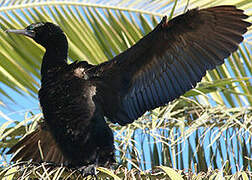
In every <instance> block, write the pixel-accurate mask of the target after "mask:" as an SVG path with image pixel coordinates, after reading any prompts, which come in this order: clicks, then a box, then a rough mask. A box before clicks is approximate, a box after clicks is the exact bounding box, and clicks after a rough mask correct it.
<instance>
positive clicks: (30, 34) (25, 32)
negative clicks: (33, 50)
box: [5, 29, 35, 38]
mask: <svg viewBox="0 0 252 180" xmlns="http://www.w3.org/2000/svg"><path fill="white" fill-rule="evenodd" d="M5 32H7V33H15V34H22V35H25V36H28V37H30V38H34V37H35V32H34V31H29V30H27V29H8V30H6V31H5Z"/></svg>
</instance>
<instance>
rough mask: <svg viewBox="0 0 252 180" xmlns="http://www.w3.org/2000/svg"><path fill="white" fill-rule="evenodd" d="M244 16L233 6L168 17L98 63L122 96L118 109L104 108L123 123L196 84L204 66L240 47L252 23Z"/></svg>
mask: <svg viewBox="0 0 252 180" xmlns="http://www.w3.org/2000/svg"><path fill="white" fill-rule="evenodd" d="M246 18H248V16H247V15H245V14H244V13H243V10H240V9H237V8H236V7H235V6H217V7H211V8H207V9H202V10H199V9H193V10H190V11H187V12H186V13H185V14H182V15H180V16H177V17H175V18H173V19H171V20H170V21H167V18H166V17H164V18H163V19H162V21H161V22H160V23H159V24H158V26H157V27H156V28H155V29H154V30H153V31H151V32H150V33H149V34H148V35H146V36H144V37H143V38H142V39H141V40H140V41H138V42H137V43H136V44H135V45H133V46H132V47H131V48H129V49H128V50H126V51H124V52H123V53H121V54H119V55H118V56H116V57H115V58H114V59H112V60H110V61H109V62H106V63H103V64H100V65H98V66H97V67H96V71H97V72H100V77H103V80H104V81H105V82H106V83H108V84H110V85H111V86H112V88H115V87H114V85H113V84H116V85H119V86H118V87H117V89H118V93H117V94H116V95H117V96H119V97H120V98H118V99H119V100H118V101H117V102H114V103H113V104H112V105H114V106H116V108H111V109H113V110H114V112H109V111H110V110H109V109H106V110H107V111H108V113H107V116H108V117H109V118H111V119H112V122H118V123H119V124H121V125H124V124H127V123H130V122H133V121H134V120H135V119H137V118H138V117H139V116H141V115H142V114H143V113H145V112H146V111H148V110H151V109H154V108H156V107H159V106H162V105H165V104H167V103H168V102H170V101H172V100H174V99H176V98H178V97H179V96H181V95H182V94H184V93H185V92H186V91H188V90H190V89H192V88H193V87H195V86H196V84H197V82H199V81H200V80H201V79H202V77H203V76H205V74H206V70H211V69H214V68H215V67H216V66H218V65H221V64H222V63H224V59H225V58H227V57H228V56H230V54H231V53H232V52H234V51H235V50H237V48H238V45H239V43H240V42H242V41H243V37H242V35H243V34H244V33H245V32H246V31H247V29H248V27H249V26H250V25H251V23H249V22H246V21H244V19H246ZM115 74H116V77H115ZM111 80H112V81H111ZM108 99H110V98H108ZM104 104H106V103H104ZM105 114H106V113H105Z"/></svg>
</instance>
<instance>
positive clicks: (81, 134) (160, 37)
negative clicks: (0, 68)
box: [7, 6, 251, 168]
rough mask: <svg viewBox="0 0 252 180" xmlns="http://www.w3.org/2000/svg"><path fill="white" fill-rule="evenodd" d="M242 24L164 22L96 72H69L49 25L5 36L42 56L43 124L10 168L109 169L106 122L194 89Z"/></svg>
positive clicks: (212, 15)
mask: <svg viewBox="0 0 252 180" xmlns="http://www.w3.org/2000/svg"><path fill="white" fill-rule="evenodd" d="M247 17H248V16H247V15H245V14H244V13H243V10H240V9H237V8H236V7H234V6H217V7H211V8H206V9H201V10H199V9H193V10H189V11H187V12H186V13H185V14H182V15H180V16H177V17H175V18H173V19H171V20H170V21H168V20H167V18H166V17H164V18H163V19H162V20H161V22H160V23H159V24H158V25H157V26H156V28H155V29H154V30H153V31H151V32H150V33H149V34H148V35H146V36H144V37H143V38H142V39H141V40H139V41H138V42H137V43H136V44H135V45H133V46H132V47H131V48H129V49H127V50H126V51H124V52H122V53H121V54H119V55H117V56H116V57H114V58H113V59H111V60H109V61H107V62H105V63H101V64H99V65H91V64H88V63H87V62H85V61H82V62H77V61H76V62H74V63H72V64H67V54H68V42H67V38H66V36H65V34H64V33H63V31H62V30H61V29H60V27H58V26H57V25H54V24H52V23H49V22H45V23H35V24H31V25H30V26H28V27H27V28H25V29H24V30H8V31H7V32H9V33H17V34H23V35H26V36H28V37H30V38H32V39H33V40H35V41H36V42H37V43H38V44H41V45H42V46H43V47H44V48H45V49H46V52H45V54H44V57H43V61H42V66H41V77H42V79H41V89H40V90H39V100H40V105H41V107H42V111H43V114H44V124H42V125H41V126H40V127H39V128H38V129H37V130H36V131H34V132H33V133H31V134H29V135H27V136H26V137H25V138H24V139H22V140H21V141H20V142H18V143H17V144H16V145H14V146H13V147H12V148H11V149H10V151H9V152H8V153H14V152H16V151H17V150H19V149H21V150H20V151H19V152H18V153H16V154H15V156H14V157H13V159H12V160H13V161H17V160H30V159H32V161H33V162H42V161H46V162H53V163H55V164H64V165H67V166H70V167H75V168H81V167H83V166H87V165H92V164H96V165H106V164H111V163H112V162H114V144H113V142H114V141H113V133H112V131H111V129H110V128H109V127H108V125H107V123H106V121H105V119H104V117H107V118H108V119H109V120H110V121H111V122H113V123H119V124H120V125H126V124H128V123H132V122H133V121H134V120H136V119H137V118H138V117H140V116H142V115H143V114H144V113H145V112H146V111H148V110H151V109H154V108H156V107H159V106H163V105H165V104H167V103H168V102H170V101H172V100H174V99H176V98H178V97H179V96H181V95H183V94H184V93H185V92H186V91H188V90H190V89H192V88H194V87H195V86H196V84H197V82H199V81H201V79H202V77H203V76H205V74H206V71H207V70H211V69H214V68H215V67H216V66H218V65H221V64H223V63H224V59H225V58H227V57H228V56H229V55H230V54H231V53H232V52H234V51H236V50H237V48H238V44H239V43H240V42H242V41H243V37H242V35H243V34H244V33H246V31H247V28H248V27H249V26H250V25H251V23H249V22H246V21H244V19H246V18H247ZM79 38H81V37H79ZM38 142H39V143H40V146H41V148H42V152H43V154H42V156H41V153H40V152H39V149H38Z"/></svg>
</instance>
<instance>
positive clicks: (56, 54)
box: [41, 34, 68, 79]
mask: <svg viewBox="0 0 252 180" xmlns="http://www.w3.org/2000/svg"><path fill="white" fill-rule="evenodd" d="M62 35H63V36H61V37H57V38H55V39H53V40H51V41H50V42H48V44H47V46H46V47H45V48H46V52H45V54H44V57H43V61H42V65H41V76H42V79H43V78H45V77H47V76H48V75H49V74H53V73H55V72H56V71H58V70H59V69H60V68H63V67H65V66H67V54H68V43H67V39H66V37H65V35H64V34H62Z"/></svg>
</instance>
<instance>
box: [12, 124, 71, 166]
mask: <svg viewBox="0 0 252 180" xmlns="http://www.w3.org/2000/svg"><path fill="white" fill-rule="evenodd" d="M12 153H14V155H13V157H12V159H11V161H13V162H16V161H29V160H31V162H33V163H41V162H50V163H53V164H57V165H60V164H68V162H67V159H65V158H64V156H63V154H62V152H61V150H60V149H59V148H58V145H57V144H56V142H55V140H54V138H53V137H52V135H51V133H50V131H49V129H48V128H47V127H46V125H45V124H44V123H42V124H40V125H39V127H38V128H37V130H35V131H33V132H32V133H30V134H28V135H27V136H25V137H24V138H23V139H21V140H20V141H19V142H18V143H17V144H15V145H14V146H13V147H12V148H11V149H10V150H9V151H8V152H7V154H12Z"/></svg>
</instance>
